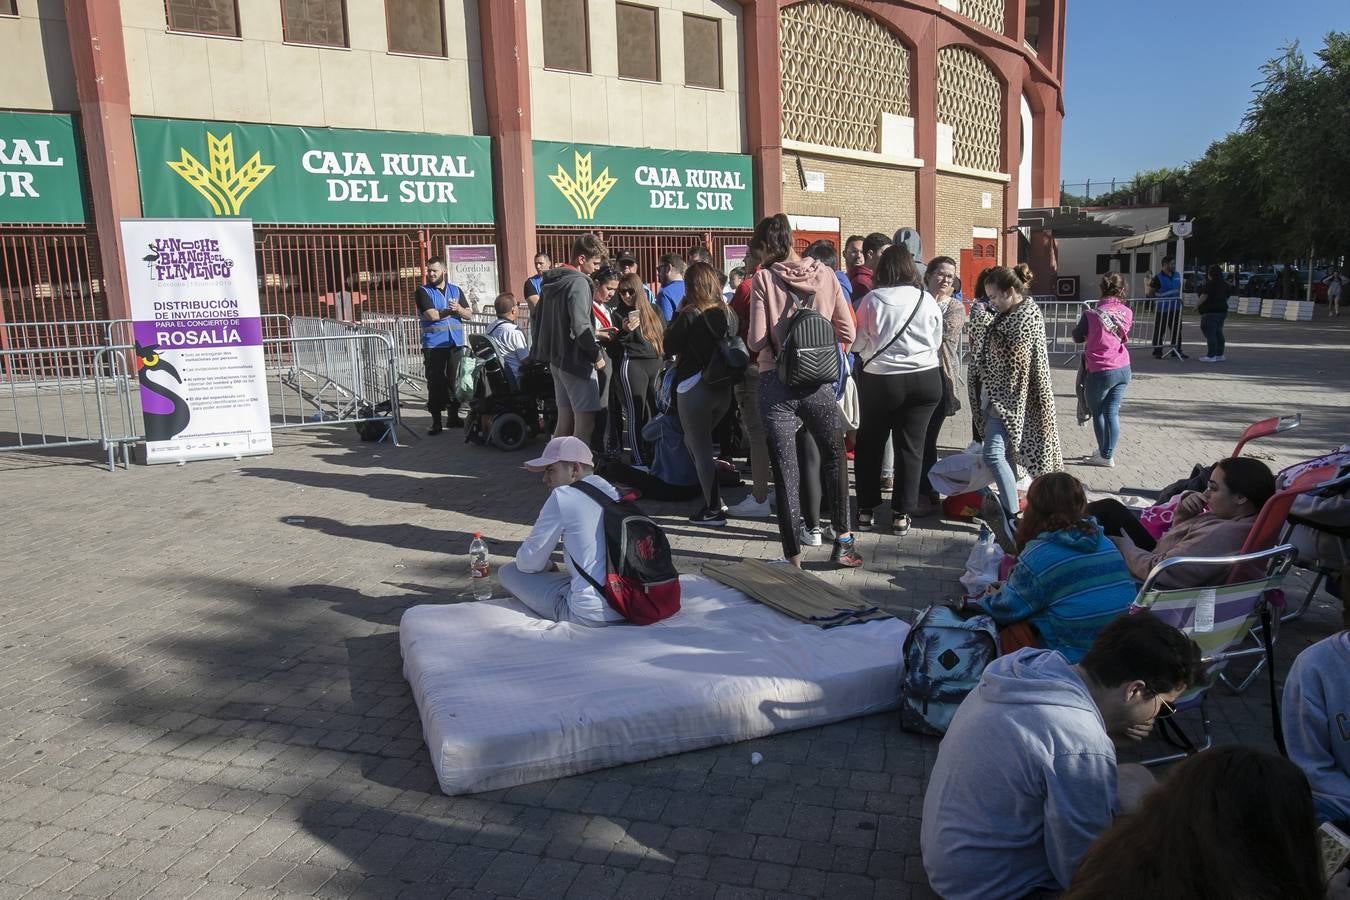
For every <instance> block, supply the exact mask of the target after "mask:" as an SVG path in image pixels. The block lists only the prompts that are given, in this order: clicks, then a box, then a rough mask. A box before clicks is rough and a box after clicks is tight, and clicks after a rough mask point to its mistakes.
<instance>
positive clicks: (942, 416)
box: [919, 256, 966, 516]
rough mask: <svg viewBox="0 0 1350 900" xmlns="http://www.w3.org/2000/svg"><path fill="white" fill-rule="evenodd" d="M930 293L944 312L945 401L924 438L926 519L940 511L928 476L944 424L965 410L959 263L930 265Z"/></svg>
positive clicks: (922, 511) (947, 260)
mask: <svg viewBox="0 0 1350 900" xmlns="http://www.w3.org/2000/svg"><path fill="white" fill-rule="evenodd" d="M924 282H925V283H926V284H927V286H928V292H929V293H930V294H932V295H933V299H934V300H936V301H937V305H938V309H940V310H941V311H942V344H941V345H940V346H939V347H938V360H939V362H940V363H941V365H940V366H939V367H938V368H939V371H940V372H941V373H942V399H941V400H940V401H939V402H938V405H937V408H936V409H934V410H933V418H931V419H929V420H928V430H927V431H926V432H925V433H924V436H923V474H922V475H921V476H920V478H919V492H920V493H919V515H921V516H924V515H928V514H929V513H931V512H933V511H934V510H936V509H937V503H938V493H937V491H935V490H933V485H932V483H931V482H929V480H928V472H929V470H930V469H932V468H933V464H934V463H936V462H937V458H938V457H937V444H938V436H939V435H941V434H942V423H943V422H945V421H947V419H948V418H949V417H951V416H954V415H956V414H957V412H959V411H960V409H961V399H960V395H959V394H957V392H956V376H957V374H958V370H959V367H960V364H961V357H960V353H961V350H960V348H961V332H962V331H963V330H964V329H965V327H966V305H965V304H964V303H962V302H961V301H960V300H958V299H956V297H955V296H954V294H955V291H956V260H954V259H952V258H951V257H950V256H938V257H935V258H934V259H931V260H929V261H928V271H927V272H926V273H925V275H924Z"/></svg>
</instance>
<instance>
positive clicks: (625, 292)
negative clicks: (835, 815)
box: [619, 288, 637, 297]
mask: <svg viewBox="0 0 1350 900" xmlns="http://www.w3.org/2000/svg"><path fill="white" fill-rule="evenodd" d="M636 293H637V291H635V290H633V289H632V288H619V296H620V297H632V296H633V295H634V294H636Z"/></svg>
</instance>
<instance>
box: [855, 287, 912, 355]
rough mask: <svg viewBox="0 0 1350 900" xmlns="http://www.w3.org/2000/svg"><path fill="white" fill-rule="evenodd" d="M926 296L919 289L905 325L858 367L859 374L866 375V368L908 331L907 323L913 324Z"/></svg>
mask: <svg viewBox="0 0 1350 900" xmlns="http://www.w3.org/2000/svg"><path fill="white" fill-rule="evenodd" d="M927 296H928V292H927V291H925V290H924V289H923V288H919V302H917V303H915V304H914V308H913V309H912V310H910V311H909V318H908V319H906V320H905V324H903V325H901V326H900V330H899V331H897V332H896V333H895V337H893V338H891V339H890V340H889V341H887V342H886V346H884V347H882V348H881V349H880V350H878V351H877V352H876V353H873V354H872V355H871V356H869V357H868V358H867V362H865V363H863V364H862V365H861V366H858V371H859V372H860V373H866V371H867V367H868V366H869V365H871V364H872V363H873V362H874V361H875V360H876V358H877V357H878V356H880V355H881V354H883V353H885V352H886V351H887V350H889V349H891V345H892V344H894V343H895V342H896V341H898V340H900V338H901V337H902V336H903V335H904V333H905V332H906V331H908V330H909V323H910V322H913V321H914V317H915V316H916V315H918V314H919V307H920V306H923V298H924V297H927Z"/></svg>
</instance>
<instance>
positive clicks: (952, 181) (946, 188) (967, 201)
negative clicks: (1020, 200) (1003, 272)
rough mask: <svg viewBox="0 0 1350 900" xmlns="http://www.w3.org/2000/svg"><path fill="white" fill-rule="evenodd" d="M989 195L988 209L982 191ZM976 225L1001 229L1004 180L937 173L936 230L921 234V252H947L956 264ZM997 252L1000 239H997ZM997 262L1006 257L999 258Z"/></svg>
mask: <svg viewBox="0 0 1350 900" xmlns="http://www.w3.org/2000/svg"><path fill="white" fill-rule="evenodd" d="M985 193H988V194H989V195H990V200H991V202H990V206H989V209H984V208H983V197H982V195H983V194H985ZM976 227H981V228H993V229H995V230H996V231H998V232H1000V235H1001V232H1002V231H1003V184H1002V183H1001V182H998V181H986V180H984V179H982V178H971V177H969V176H965V175H951V174H945V173H942V172H939V173H938V176H937V234H936V235H935V236H933V237H932V238H929V237H928V235H924V248H923V252H924V256H925V257H927V258H928V259H932V258H933V257H934V256H950V257H951V258H952V259H954V260H956V261H957V263H958V264H959V263H960V261H961V251H962V250H969V249H970V247H971V241H972V239H973V237H974V235H973V229H974V228H976ZM998 246H999V248H1000V253H1001V252H1002V247H1003V241H1002V238H1001V236H1000V238H999V241H998ZM998 262H999V264H1000V265H1002V264H1005V263H1006V260H1004V259H1002V258H1000V259H999V260H998Z"/></svg>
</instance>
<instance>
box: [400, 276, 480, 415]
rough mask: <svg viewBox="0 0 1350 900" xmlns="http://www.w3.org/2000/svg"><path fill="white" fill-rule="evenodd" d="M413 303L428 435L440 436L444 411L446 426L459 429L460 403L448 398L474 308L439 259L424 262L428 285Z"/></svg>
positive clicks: (420, 289) (450, 397)
mask: <svg viewBox="0 0 1350 900" xmlns="http://www.w3.org/2000/svg"><path fill="white" fill-rule="evenodd" d="M414 299H415V300H416V302H417V315H418V317H419V318H420V319H421V320H422V365H423V366H425V368H426V373H427V412H429V413H431V428H429V429H428V430H427V434H440V433H441V432H442V431H443V430H444V428H443V427H442V425H441V413H442V412H443V411H447V410H448V414H447V422H446V425H448V426H449V427H451V428H455V427H457V426H458V425H459V401H458V400H456V399H455V398H454V397H453V396H452V395H451V390H450V385H451V384H452V383H453V381H454V379H455V371H456V369H457V368H458V367H459V358H460V355H461V354H463V352H464V320H465V319H469V318H472V317H473V307H471V306H469V303H468V301H466V300H465V299H464V292H463V291H462V290H460V289H459V287H457V286H456V285H453V284H451V283H450V282H449V280H448V279H447V278H446V273H445V260H443V259H441V258H440V257H439V256H433V257H432V258H431V259H429V260H427V283H426V284H424V285H422V286H421V287H419V288H418V289H417V296H416V297H415V298H414Z"/></svg>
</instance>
